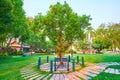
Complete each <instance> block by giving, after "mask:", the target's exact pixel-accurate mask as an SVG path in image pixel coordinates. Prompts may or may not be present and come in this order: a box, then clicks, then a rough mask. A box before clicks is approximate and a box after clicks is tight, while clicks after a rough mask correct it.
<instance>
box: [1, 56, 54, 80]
mask: <svg viewBox="0 0 120 80" xmlns="http://www.w3.org/2000/svg"><path fill="white" fill-rule="evenodd" d="M49 56H51V58H52V55H49ZM7 57H8V58H7ZM38 57H42V63H44V62H45V59H46V55H42V54H41V55H33V56H27V57H22V56H20V57H12V56H11V57H9V56H6V58H2V56H0V80H22V78H21V77H20V76H21V75H20V69H21V68H23V67H25V66H27V65H29V64H30V63H35V62H36V64H37V60H38Z"/></svg>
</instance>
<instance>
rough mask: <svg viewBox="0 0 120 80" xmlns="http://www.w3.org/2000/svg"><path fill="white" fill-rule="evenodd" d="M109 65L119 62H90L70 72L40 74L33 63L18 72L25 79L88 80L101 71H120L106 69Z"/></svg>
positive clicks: (117, 72) (118, 72) (115, 72)
mask: <svg viewBox="0 0 120 80" xmlns="http://www.w3.org/2000/svg"><path fill="white" fill-rule="evenodd" d="M110 65H120V63H117V62H110V63H98V64H91V65H89V66H87V67H85V68H83V69H81V70H78V71H74V72H70V73H68V74H65V73H63V74H58V73H55V74H40V73H39V72H37V71H35V70H34V68H33V67H34V66H35V64H31V65H29V66H26V67H25V68H23V69H21V71H20V72H21V75H22V77H23V78H24V79H26V80H41V79H42V80H48V78H50V80H90V79H91V78H92V77H95V76H97V75H98V74H99V73H101V72H106V73H112V74H120V71H119V70H117V69H111V68H108V69H106V68H107V67H108V66H110ZM46 69H47V68H46Z"/></svg>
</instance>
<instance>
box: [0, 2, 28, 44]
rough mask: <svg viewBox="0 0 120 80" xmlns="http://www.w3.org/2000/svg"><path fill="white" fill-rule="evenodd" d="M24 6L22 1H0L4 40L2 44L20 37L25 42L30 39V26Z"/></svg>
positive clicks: (0, 26) (0, 18)
mask: <svg viewBox="0 0 120 80" xmlns="http://www.w3.org/2000/svg"><path fill="white" fill-rule="evenodd" d="M22 6H23V2H22V0H2V1H0V34H1V35H0V38H2V40H1V41H0V43H3V42H6V40H7V39H9V38H11V37H14V38H18V37H19V38H20V40H21V41H23V42H24V41H25V40H26V39H27V38H29V34H28V33H29V32H28V25H27V22H26V17H25V12H24V10H23V8H22ZM3 35H4V37H3ZM1 45H2V44H1ZM2 46H3V45H2ZM7 46H9V43H8V45H7Z"/></svg>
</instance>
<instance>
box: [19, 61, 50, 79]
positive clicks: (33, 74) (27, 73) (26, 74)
mask: <svg viewBox="0 0 120 80" xmlns="http://www.w3.org/2000/svg"><path fill="white" fill-rule="evenodd" d="M35 65H36V63H33V64H30V65H28V66H26V67H24V68H22V69H21V70H20V73H21V76H22V77H23V79H25V80H41V79H42V80H48V78H49V77H50V76H51V75H52V74H40V73H39V72H37V71H36V70H34V69H33V67H34V66H35Z"/></svg>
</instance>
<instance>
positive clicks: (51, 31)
mask: <svg viewBox="0 0 120 80" xmlns="http://www.w3.org/2000/svg"><path fill="white" fill-rule="evenodd" d="M90 19H91V18H90V16H86V15H83V16H78V15H77V14H76V13H75V12H73V10H72V9H71V7H70V6H69V5H68V4H67V3H66V2H64V4H60V3H57V4H55V5H51V6H50V10H49V11H48V12H47V14H46V15H45V16H42V15H41V14H38V16H36V17H35V22H34V25H36V26H34V29H36V30H37V31H38V32H39V33H40V32H42V33H43V35H44V36H47V37H48V38H49V39H50V40H51V41H52V43H53V44H54V46H55V49H56V52H57V53H58V57H62V55H63V52H64V51H65V50H66V49H67V48H69V47H70V46H71V45H72V43H73V42H74V41H77V40H81V39H83V38H84V29H85V28H86V27H87V26H89V25H90V23H89V21H90Z"/></svg>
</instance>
